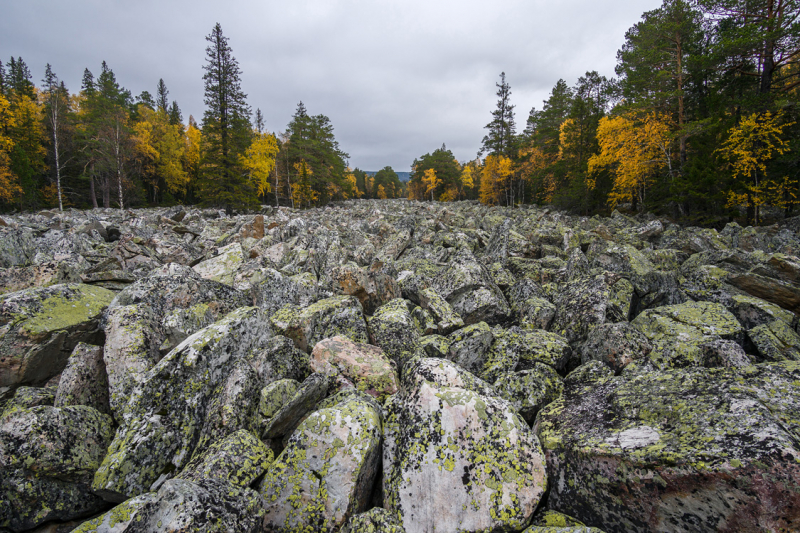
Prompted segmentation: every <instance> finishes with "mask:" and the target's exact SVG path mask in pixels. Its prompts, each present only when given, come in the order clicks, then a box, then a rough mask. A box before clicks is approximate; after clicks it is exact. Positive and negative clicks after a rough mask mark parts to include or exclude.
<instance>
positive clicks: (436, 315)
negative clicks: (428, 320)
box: [419, 288, 464, 335]
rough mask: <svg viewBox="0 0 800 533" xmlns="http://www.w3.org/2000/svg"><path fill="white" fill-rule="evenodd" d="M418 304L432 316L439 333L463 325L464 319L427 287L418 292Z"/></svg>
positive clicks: (448, 331)
mask: <svg viewBox="0 0 800 533" xmlns="http://www.w3.org/2000/svg"><path fill="white" fill-rule="evenodd" d="M419 304H420V306H422V308H423V309H425V310H427V311H428V312H429V313H430V314H431V316H432V317H433V320H434V321H435V322H436V326H437V328H438V329H437V332H438V334H439V335H448V334H450V333H452V332H453V331H454V330H456V329H459V328H463V327H464V321H463V320H462V319H461V317H460V316H459V315H458V313H456V312H455V311H454V310H453V308H452V307H450V304H449V303H447V300H445V299H444V298H442V297H441V296H439V294H438V293H437V292H436V291H435V290H433V289H430V288H428V289H424V290H423V291H422V292H420V294H419Z"/></svg>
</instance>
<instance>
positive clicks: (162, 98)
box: [156, 78, 169, 113]
mask: <svg viewBox="0 0 800 533" xmlns="http://www.w3.org/2000/svg"><path fill="white" fill-rule="evenodd" d="M168 97H169V89H167V84H166V83H164V79H163V78H161V79H159V80H158V87H156V104H157V105H158V109H159V110H160V111H163V112H165V113H166V112H167V110H168V109H169V100H168Z"/></svg>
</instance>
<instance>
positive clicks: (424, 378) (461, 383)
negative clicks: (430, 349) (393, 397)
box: [402, 357, 499, 397]
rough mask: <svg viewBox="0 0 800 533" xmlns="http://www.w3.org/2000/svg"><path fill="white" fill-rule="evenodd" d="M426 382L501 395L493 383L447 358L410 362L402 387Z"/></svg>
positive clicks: (415, 386) (409, 388)
mask: <svg viewBox="0 0 800 533" xmlns="http://www.w3.org/2000/svg"><path fill="white" fill-rule="evenodd" d="M424 382H430V383H434V384H436V385H437V386H440V387H456V388H459V389H466V390H468V391H471V392H474V393H476V394H480V395H482V396H492V397H496V396H499V394H498V393H497V390H495V388H494V387H493V386H492V385H491V384H489V383H487V382H485V381H483V380H482V379H480V378H478V377H475V374H473V373H472V372H468V371H466V370H464V369H463V368H461V367H460V366H458V365H456V364H455V363H453V362H452V361H448V360H446V359H437V358H434V357H430V358H425V359H421V358H420V359H414V360H412V361H410V362H409V364H408V365H407V368H406V373H405V375H404V376H403V379H402V389H404V390H406V391H408V390H415V389H417V388H419V387H420V386H421V385H422V384H423V383H424Z"/></svg>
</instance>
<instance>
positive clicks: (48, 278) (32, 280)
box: [0, 255, 86, 294]
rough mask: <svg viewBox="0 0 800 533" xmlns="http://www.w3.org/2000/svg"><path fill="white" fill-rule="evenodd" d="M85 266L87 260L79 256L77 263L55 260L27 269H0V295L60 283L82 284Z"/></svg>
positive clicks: (26, 267) (27, 267)
mask: <svg viewBox="0 0 800 533" xmlns="http://www.w3.org/2000/svg"><path fill="white" fill-rule="evenodd" d="M78 258H80V259H78ZM80 260H83V261H82V262H80ZM85 265H86V260H85V259H83V257H82V256H80V255H79V256H76V261H75V262H69V261H62V260H53V261H48V262H45V263H39V264H36V265H30V266H25V267H11V268H0V294H6V293H10V292H17V291H21V290H25V289H30V288H32V287H49V286H50V285H56V284H59V283H80V282H81V280H82V276H81V274H82V273H83V272H84V271H85V270H86V266H85Z"/></svg>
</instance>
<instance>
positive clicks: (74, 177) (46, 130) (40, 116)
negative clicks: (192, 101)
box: [0, 24, 402, 211]
mask: <svg viewBox="0 0 800 533" xmlns="http://www.w3.org/2000/svg"><path fill="white" fill-rule="evenodd" d="M206 40H207V41H208V47H207V50H206V64H205V66H204V71H205V74H204V76H203V80H204V87H205V104H206V110H205V112H204V114H203V117H202V120H201V122H200V123H199V124H198V122H197V121H196V120H195V119H194V117H192V116H189V117H188V120H187V121H186V122H184V120H183V116H182V113H181V110H180V107H179V105H178V103H177V101H175V100H172V101H170V98H169V90H168V89H167V86H166V84H165V82H164V80H163V79H161V80H159V81H158V83H157V84H155V89H156V90H155V94H154V95H153V94H151V93H150V92H148V91H144V92H142V93H141V94H140V95H138V96H136V97H135V98H134V97H133V96H132V94H131V92H130V91H129V90H127V89H125V88H124V87H122V86H121V85H120V83H119V82H118V81H117V78H116V75H115V74H114V71H113V70H112V69H111V67H110V66H109V65H107V64H106V63H105V62H103V64H102V66H101V69H100V72H99V74H98V75H97V76H94V75H93V73H92V72H91V71H90V70H89V69H86V70H85V71H84V74H83V81H82V84H81V90H80V91H79V92H76V93H71V92H70V91H69V90H68V89H67V87H66V86H65V85H64V83H63V82H61V81H60V80H59V79H58V76H57V75H56V73H55V72H54V70H53V68H52V67H51V65H49V64H48V65H47V67H46V72H45V75H44V78H43V80H42V81H41V84H40V85H38V86H37V85H36V84H35V83H34V82H33V76H32V74H31V72H30V69H29V68H28V66H27V65H26V64H25V61H24V60H23V59H22V58H13V57H12V58H11V59H10V60H9V61H8V63H6V64H3V63H0V209H2V210H6V211H8V210H17V209H19V210H34V209H39V208H43V207H48V208H49V207H59V208H62V209H63V208H64V207H65V206H74V207H79V208H85V207H118V208H121V209H122V208H126V207H134V206H147V205H161V204H174V203H178V202H180V203H187V204H201V205H208V206H216V207H220V208H225V209H228V210H229V211H230V210H234V209H237V210H242V209H248V208H257V207H258V206H259V205H260V204H263V203H277V202H279V203H281V204H283V205H292V206H295V207H306V206H310V205H317V204H321V203H325V202H328V201H330V200H336V199H348V198H357V197H367V198H371V197H374V198H378V197H380V198H389V197H396V196H398V195H400V194H401V193H402V184H401V183H400V181H399V179H398V177H397V174H395V173H394V171H393V170H392V169H391V168H388V167H387V168H386V169H383V170H381V171H379V172H378V173H377V174H374V175H373V176H368V175H367V174H366V173H365V172H363V171H360V170H357V169H356V170H351V169H349V168H347V165H346V161H347V157H348V156H347V154H346V153H344V152H343V151H342V150H341V149H340V148H339V144H338V142H337V141H336V139H335V136H334V133H333V125H332V124H331V121H330V119H329V118H328V117H326V116H325V115H311V114H309V113H308V112H307V110H306V108H305V106H304V104H303V103H302V102H300V104H299V105H298V106H297V109H296V111H295V113H294V115H293V116H292V119H291V122H290V123H289V124H288V126H287V128H286V131H284V132H281V133H278V134H276V133H271V132H268V131H265V129H264V119H263V116H262V113H261V110H260V109H257V110H256V111H255V113H253V112H252V109H251V107H250V106H249V105H248V103H247V96H246V95H245V94H244V93H243V92H242V89H241V70H240V69H239V66H238V63H237V61H236V59H235V58H234V57H233V54H232V51H231V48H230V45H229V44H228V39H227V38H226V37H225V36H224V35H223V34H222V28H221V27H220V25H219V24H217V25H216V26H215V27H214V29H213V30H212V32H211V34H209V35H208V36H207V37H206Z"/></svg>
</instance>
